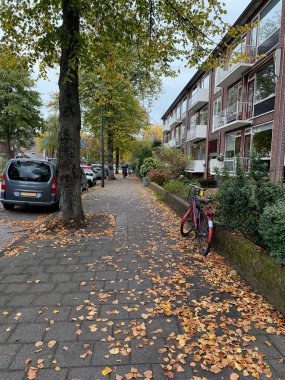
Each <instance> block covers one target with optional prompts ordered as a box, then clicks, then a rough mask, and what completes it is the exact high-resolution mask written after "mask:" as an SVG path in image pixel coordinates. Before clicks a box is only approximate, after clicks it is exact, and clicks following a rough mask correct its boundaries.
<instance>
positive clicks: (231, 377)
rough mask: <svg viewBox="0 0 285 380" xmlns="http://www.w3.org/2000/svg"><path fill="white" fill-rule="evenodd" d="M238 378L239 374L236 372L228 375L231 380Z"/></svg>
mask: <svg viewBox="0 0 285 380" xmlns="http://www.w3.org/2000/svg"><path fill="white" fill-rule="evenodd" d="M238 378H239V375H238V374H237V373H232V374H231V375H230V379H231V380H237V379H238Z"/></svg>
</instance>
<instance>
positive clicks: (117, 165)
mask: <svg viewBox="0 0 285 380" xmlns="http://www.w3.org/2000/svg"><path fill="white" fill-rule="evenodd" d="M119 166H120V149H119V148H116V174H119Z"/></svg>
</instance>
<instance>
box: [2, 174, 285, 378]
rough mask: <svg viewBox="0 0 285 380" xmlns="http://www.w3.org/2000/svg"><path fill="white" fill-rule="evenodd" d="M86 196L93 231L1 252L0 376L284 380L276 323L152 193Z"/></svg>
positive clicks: (132, 186) (284, 345)
mask: <svg viewBox="0 0 285 380" xmlns="http://www.w3.org/2000/svg"><path fill="white" fill-rule="evenodd" d="M84 198H85V199H84V208H85V211H86V213H93V214H94V215H95V216H96V218H94V223H93V227H94V230H93V231H92V233H91V232H90V230H88V229H86V231H81V232H80V233H79V234H76V235H74V236H69V235H68V234H66V233H64V234H61V235H60V239H58V238H56V239H55V238H52V235H51V234H48V233H47V232H44V231H43V234H40V233H37V234H36V236H35V239H34V238H33V237H32V238H31V239H29V241H28V242H26V243H23V244H22V243H21V245H23V248H22V249H21V252H20V254H19V255H18V256H12V257H3V258H0V291H1V293H0V380H4V379H5V380H10V379H11V380H22V379H23V380H24V379H27V378H29V379H37V380H49V379H52V380H57V379H60V380H65V379H68V380H79V379H80V380H96V379H100V380H103V379H110V380H111V379H115V380H121V379H135V378H142V379H168V378H173V379H177V380H180V379H181V380H190V379H193V380H199V379H200V380H201V379H204V380H205V379H209V380H210V379H217V380H220V379H225V380H226V379H230V380H237V379H256V378H259V379H267V378H271V379H274V380H277V379H282V380H284V379H285V364H284V362H285V360H284V355H285V337H284V332H285V322H284V319H282V318H281V316H280V315H279V314H278V313H276V312H274V310H273V309H272V308H271V306H270V305H269V304H267V303H266V302H265V301H264V299H262V297H260V296H258V295H256V294H255V293H253V291H252V290H251V289H250V288H249V287H248V286H247V285H246V284H245V283H244V282H243V281H242V280H241V279H240V277H239V276H238V275H236V273H235V271H233V270H232V268H230V267H229V266H227V265H226V264H225V262H224V261H223V259H222V258H221V257H219V256H218V255H217V254H215V253H211V255H210V256H209V257H207V258H204V257H201V256H200V255H199V254H198V253H196V252H195V247H193V246H191V244H189V243H188V242H187V241H185V240H184V239H182V238H181V237H180V236H179V219H178V218H177V217H176V216H175V215H174V214H173V213H172V212H171V211H170V210H169V209H168V208H167V207H166V206H163V205H162V204H161V203H159V202H157V201H156V200H155V198H154V196H153V194H152V192H151V191H150V190H149V189H144V188H143V187H142V184H141V183H140V182H137V181H136V180H134V179H131V178H127V179H126V180H122V179H118V180H117V181H110V182H109V181H106V187H105V188H103V189H102V188H100V187H99V186H97V187H96V188H95V189H91V190H90V191H89V192H88V193H87V194H85V195H84ZM26 371H27V372H26Z"/></svg>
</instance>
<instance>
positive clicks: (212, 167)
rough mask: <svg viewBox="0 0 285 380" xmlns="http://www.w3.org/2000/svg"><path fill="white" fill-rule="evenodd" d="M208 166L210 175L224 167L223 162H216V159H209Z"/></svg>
mask: <svg viewBox="0 0 285 380" xmlns="http://www.w3.org/2000/svg"><path fill="white" fill-rule="evenodd" d="M209 166H210V174H211V175H215V174H216V170H217V169H218V170H221V169H223V167H224V162H223V161H220V160H217V159H216V158H211V159H210V163H209Z"/></svg>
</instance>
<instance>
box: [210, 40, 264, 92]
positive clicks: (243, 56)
mask: <svg viewBox="0 0 285 380" xmlns="http://www.w3.org/2000/svg"><path fill="white" fill-rule="evenodd" d="M256 52H257V47H256V46H252V45H240V46H239V48H236V49H235V51H234V52H233V53H232V54H231V56H230V57H229V61H228V62H227V63H226V64H225V65H224V67H223V68H220V69H219V70H218V72H217V83H216V86H218V87H229V86H230V85H231V84H233V83H235V82H236V81H237V80H238V79H240V78H241V76H242V74H243V73H244V72H245V71H246V70H248V69H249V68H250V67H251V66H252V65H253V64H254V62H255V60H256Z"/></svg>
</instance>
